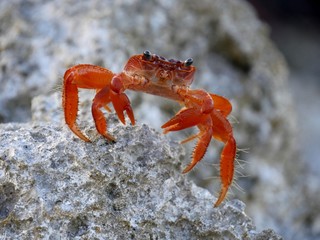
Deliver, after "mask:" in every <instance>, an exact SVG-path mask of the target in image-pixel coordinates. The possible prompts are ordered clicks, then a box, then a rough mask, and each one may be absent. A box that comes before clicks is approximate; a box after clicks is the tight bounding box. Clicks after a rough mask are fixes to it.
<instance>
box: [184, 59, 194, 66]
mask: <svg viewBox="0 0 320 240" xmlns="http://www.w3.org/2000/svg"><path fill="white" fill-rule="evenodd" d="M192 63H193V59H192V58H188V59H187V60H185V61H184V65H185V66H186V67H189V66H191V65H192Z"/></svg>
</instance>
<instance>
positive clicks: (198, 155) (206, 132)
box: [182, 117, 212, 173]
mask: <svg viewBox="0 0 320 240" xmlns="http://www.w3.org/2000/svg"><path fill="white" fill-rule="evenodd" d="M211 126H212V120H211V118H210V117H208V119H207V120H206V121H205V122H204V123H201V125H200V126H199V129H200V133H199V141H198V142H197V144H196V146H195V148H194V150H193V153H192V161H191V163H190V164H189V165H188V166H187V167H186V168H185V169H184V170H183V171H182V173H187V172H189V171H191V170H192V168H193V167H194V166H195V165H196V164H197V163H198V162H199V161H201V159H202V158H203V156H204V155H205V153H206V151H207V148H208V146H209V143H210V142H211V138H212V127H211Z"/></svg>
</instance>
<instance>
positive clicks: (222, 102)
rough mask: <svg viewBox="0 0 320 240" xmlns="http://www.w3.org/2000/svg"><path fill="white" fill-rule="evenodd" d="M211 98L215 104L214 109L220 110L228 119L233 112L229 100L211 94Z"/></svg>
mask: <svg viewBox="0 0 320 240" xmlns="http://www.w3.org/2000/svg"><path fill="white" fill-rule="evenodd" d="M210 96H211V97H212V99H213V102H214V108H215V109H217V110H220V112H221V113H222V115H223V116H224V117H228V115H229V114H230V113H231V111H232V105H231V103H230V102H229V100H228V99H226V98H225V97H222V96H219V95H217V94H213V93H210Z"/></svg>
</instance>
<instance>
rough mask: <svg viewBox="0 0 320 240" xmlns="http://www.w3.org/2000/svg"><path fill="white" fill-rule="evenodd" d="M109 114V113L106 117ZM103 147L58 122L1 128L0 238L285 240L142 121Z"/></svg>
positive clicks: (116, 128) (118, 128) (118, 129)
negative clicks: (199, 174)
mask: <svg viewBox="0 0 320 240" xmlns="http://www.w3.org/2000/svg"><path fill="white" fill-rule="evenodd" d="M111 118H112V117H111ZM110 132H111V133H112V134H114V135H115V136H116V137H117V139H118V140H117V142H116V143H108V142H106V140H105V139H103V138H102V137H98V138H97V139H96V140H95V141H94V142H93V143H85V142H83V141H81V140H79V139H77V138H76V137H75V136H74V135H73V134H72V133H71V132H70V130H69V129H68V128H67V127H66V126H63V125H61V124H52V123H39V122H38V123H37V124H2V125H0V169H1V171H0V193H1V198H0V226H1V227H0V235H1V236H6V238H9V239H17V238H19V239H35V238H37V239H66V238H75V237H79V238H81V239H94V238H95V239H117V238H123V239H127V238H131V239H198V238H202V239H208V238H210V239H212V238H215V239H216V238H226V237H227V238H228V239H266V237H267V238H268V239H281V237H279V236H278V235H277V234H275V233H274V232H273V231H268V232H265V231H263V232H261V233H258V232H257V231H256V230H255V226H254V224H253V223H252V221H251V220H250V218H249V217H247V215H246V214H245V213H244V204H243V203H242V202H240V201H238V200H234V201H230V202H228V203H226V204H223V205H222V207H220V208H213V202H214V201H215V198H214V197H213V196H212V195H211V194H210V193H209V192H208V191H207V190H205V189H202V188H200V187H197V186H196V185H195V184H193V183H192V182H190V181H188V180H186V178H185V176H184V175H182V174H181V173H180V171H181V168H182V167H181V164H182V163H183V164H186V162H185V161H183V160H184V159H185V158H184V157H183V151H182V148H181V147H180V146H179V144H177V143H175V142H172V141H171V142H169V141H168V140H167V139H166V138H164V137H163V135H159V134H158V133H156V132H155V131H154V130H152V129H150V128H149V127H148V126H147V125H144V124H142V125H136V126H123V125H120V124H119V123H116V124H114V125H113V126H111V127H110Z"/></svg>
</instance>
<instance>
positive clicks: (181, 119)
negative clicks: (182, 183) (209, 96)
mask: <svg viewBox="0 0 320 240" xmlns="http://www.w3.org/2000/svg"><path fill="white" fill-rule="evenodd" d="M193 126H198V128H199V129H200V132H199V133H198V134H197V135H195V136H192V138H189V139H187V140H185V141H183V143H185V142H187V141H190V140H192V139H194V138H196V137H197V138H199V141H198V143H197V144H196V147H195V148H194V150H193V154H192V161H191V163H190V164H189V165H188V166H187V167H186V168H185V169H184V170H183V173H187V172H189V171H190V170H191V169H192V168H193V167H194V166H195V165H196V164H197V163H198V162H199V161H200V160H201V159H202V158H203V156H204V154H205V153H206V150H207V148H208V145H209V143H210V141H211V138H212V120H211V116H210V115H209V114H205V113H202V112H201V110H200V109H199V108H187V109H182V110H181V111H180V112H178V113H177V114H176V116H174V117H173V118H172V119H170V120H169V121H168V122H166V123H165V124H163V125H162V128H164V133H167V132H170V131H179V130H182V129H185V128H189V127H193Z"/></svg>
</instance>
